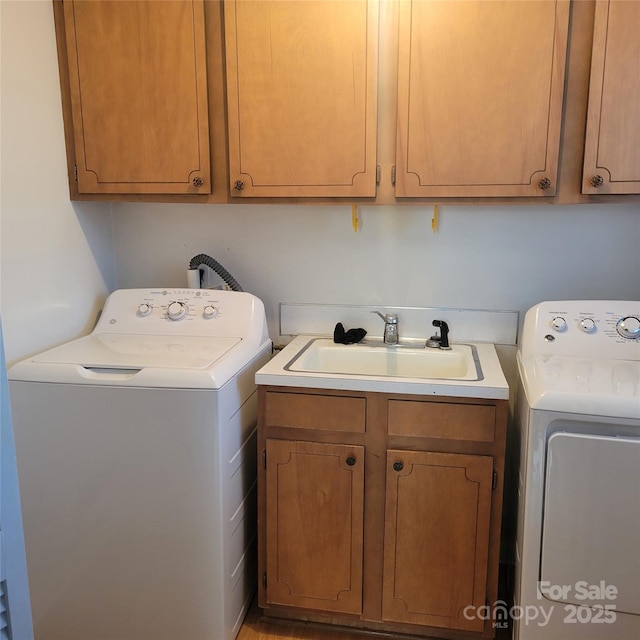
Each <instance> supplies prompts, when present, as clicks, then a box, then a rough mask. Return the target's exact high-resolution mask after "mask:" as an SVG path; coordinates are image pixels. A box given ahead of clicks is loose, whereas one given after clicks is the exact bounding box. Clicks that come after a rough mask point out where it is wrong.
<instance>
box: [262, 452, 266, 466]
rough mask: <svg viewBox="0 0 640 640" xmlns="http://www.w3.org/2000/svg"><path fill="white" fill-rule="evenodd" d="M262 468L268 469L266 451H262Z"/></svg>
mask: <svg viewBox="0 0 640 640" xmlns="http://www.w3.org/2000/svg"><path fill="white" fill-rule="evenodd" d="M262 468H263V469H266V468H267V450H266V449H263V450H262Z"/></svg>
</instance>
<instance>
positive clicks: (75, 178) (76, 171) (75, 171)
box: [73, 164, 78, 182]
mask: <svg viewBox="0 0 640 640" xmlns="http://www.w3.org/2000/svg"><path fill="white" fill-rule="evenodd" d="M73 179H74V180H75V181H76V182H78V165H77V164H74V165H73Z"/></svg>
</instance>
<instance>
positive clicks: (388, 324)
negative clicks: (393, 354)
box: [371, 311, 400, 345]
mask: <svg viewBox="0 0 640 640" xmlns="http://www.w3.org/2000/svg"><path fill="white" fill-rule="evenodd" d="M371 313H377V314H378V315H379V316H380V317H381V318H382V319H383V320H384V334H383V336H382V339H383V341H384V343H385V344H388V345H397V344H398V341H399V339H400V338H399V336H398V315H397V314H395V313H385V314H384V315H383V314H381V313H380V312H379V311H372V312H371Z"/></svg>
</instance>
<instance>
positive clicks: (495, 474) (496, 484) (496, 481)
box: [491, 471, 498, 491]
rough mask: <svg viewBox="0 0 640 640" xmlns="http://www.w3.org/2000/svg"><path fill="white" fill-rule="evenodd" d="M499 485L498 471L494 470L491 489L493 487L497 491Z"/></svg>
mask: <svg viewBox="0 0 640 640" xmlns="http://www.w3.org/2000/svg"><path fill="white" fill-rule="evenodd" d="M497 486H498V472H497V471H494V472H493V480H492V481H491V489H492V491H495V489H496V487H497Z"/></svg>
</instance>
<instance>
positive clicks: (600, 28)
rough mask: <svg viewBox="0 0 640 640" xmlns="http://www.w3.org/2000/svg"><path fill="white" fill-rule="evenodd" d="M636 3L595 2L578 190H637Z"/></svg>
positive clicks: (639, 28) (639, 41)
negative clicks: (582, 168) (589, 75)
mask: <svg viewBox="0 0 640 640" xmlns="http://www.w3.org/2000/svg"><path fill="white" fill-rule="evenodd" d="M639 34H640V2H629V1H628V0H608V1H604V0H600V1H599V2H597V4H596V15H595V28H594V33H593V56H592V61H591V82H590V85H589V111H588V115H587V136H586V142H585V155H584V173H583V181H582V192H583V193H589V194H593V193H640V36H639Z"/></svg>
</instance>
